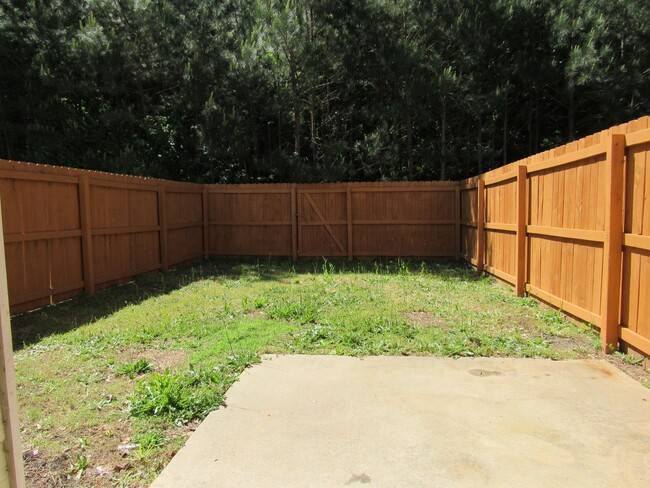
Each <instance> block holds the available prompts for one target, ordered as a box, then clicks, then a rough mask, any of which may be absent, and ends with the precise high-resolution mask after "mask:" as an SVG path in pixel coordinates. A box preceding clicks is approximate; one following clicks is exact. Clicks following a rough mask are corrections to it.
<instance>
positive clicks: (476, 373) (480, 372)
mask: <svg viewBox="0 0 650 488" xmlns="http://www.w3.org/2000/svg"><path fill="white" fill-rule="evenodd" d="M468 373H469V374H471V375H474V376H503V373H502V372H501V371H490V370H489V369H470V370H469V371H468Z"/></svg>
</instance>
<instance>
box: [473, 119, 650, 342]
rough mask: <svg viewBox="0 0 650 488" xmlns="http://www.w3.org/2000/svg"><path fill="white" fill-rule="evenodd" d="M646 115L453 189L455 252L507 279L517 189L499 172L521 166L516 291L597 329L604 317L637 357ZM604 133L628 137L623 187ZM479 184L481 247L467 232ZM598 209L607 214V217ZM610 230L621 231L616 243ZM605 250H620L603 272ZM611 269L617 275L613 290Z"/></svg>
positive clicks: (647, 201)
mask: <svg viewBox="0 0 650 488" xmlns="http://www.w3.org/2000/svg"><path fill="white" fill-rule="evenodd" d="M649 121H650V118H648V117H644V118H642V119H639V120H636V121H632V122H630V123H628V124H624V125H621V126H617V127H612V128H610V129H608V130H606V131H602V132H600V133H598V134H594V135H592V136H589V137H587V138H584V139H582V140H580V141H576V142H573V143H571V144H567V145H565V146H562V147H559V148H556V149H553V150H550V151H546V152H544V153H541V154H537V155H534V156H531V157H529V158H526V159H524V160H522V161H517V162H516V163H512V164H510V165H507V166H504V167H501V168H499V169H497V170H493V171H490V172H488V173H486V174H484V175H480V176H478V177H475V178H470V179H468V180H465V181H464V182H462V188H463V189H464V191H463V193H462V194H461V205H462V207H463V214H462V215H463V217H462V218H463V221H464V222H465V223H466V224H467V225H466V226H465V228H464V230H463V239H464V242H463V254H464V256H465V257H466V259H467V260H468V261H470V262H471V263H472V264H474V265H476V266H477V267H480V265H481V264H482V262H483V260H480V259H479V257H478V256H480V255H481V254H482V253H484V255H485V259H484V262H485V264H486V266H485V269H486V270H487V271H488V272H490V273H492V274H494V275H495V276H498V277H500V278H502V279H504V280H505V281H508V282H511V283H512V282H513V278H514V275H513V273H514V272H515V267H516V257H515V255H516V253H515V252H514V250H515V246H516V239H515V235H516V233H515V229H516V228H515V227H513V224H515V223H516V215H515V214H516V212H515V208H516V207H517V192H516V189H515V187H514V186H512V187H511V188H509V186H510V185H511V183H510V182H511V181H513V180H509V177H511V176H512V175H514V174H515V173H514V171H515V169H516V168H517V167H518V166H522V165H524V166H525V167H526V171H525V174H524V176H525V178H526V182H525V188H526V209H527V211H526V217H525V219H526V222H525V226H524V228H525V239H526V260H525V264H526V272H525V284H526V285H525V286H526V290H527V291H528V292H529V293H530V294H531V295H533V296H536V297H537V298H539V299H541V300H543V301H545V302H547V303H549V304H551V305H554V306H556V307H558V308H560V309H561V310H563V311H565V312H567V313H570V314H571V315H574V316H576V317H578V318H580V319H583V320H585V321H587V322H591V323H593V324H594V325H597V326H601V325H603V326H605V325H606V326H607V327H611V324H604V323H603V322H604V318H603V314H605V313H606V314H607V320H608V321H611V320H613V321H615V322H617V323H618V325H620V330H619V333H620V339H621V340H622V341H623V342H624V345H629V346H632V347H633V348H635V349H636V350H639V351H642V352H644V353H646V354H650V305H649V302H648V300H647V299H645V297H647V296H649V294H650V171H649V170H648V169H647V166H648V162H649V158H650V156H649V155H648V153H649V152H650V130H649V129H648V127H650V124H649ZM613 134H628V135H627V136H626V137H625V146H626V149H625V155H626V162H625V178H624V180H625V181H624V183H623V184H621V186H622V187H623V188H618V187H616V188H615V187H612V185H611V181H612V179H611V178H612V171H614V170H615V171H618V170H616V165H617V164H620V165H622V164H623V163H622V159H620V160H617V159H616V158H618V157H619V155H617V154H615V153H616V151H615V149H614V146H612V144H613V142H612V141H614V136H613ZM616 140H618V139H616ZM612 168H613V169H612ZM481 181H484V184H485V187H486V190H485V206H486V210H485V217H486V224H485V226H486V230H485V234H486V236H485V244H484V249H481V246H480V244H479V242H478V241H479V240H480V239H478V232H476V231H475V230H474V228H475V226H477V220H476V219H477V215H478V206H479V204H480V198H473V196H470V195H473V192H474V191H477V190H476V188H477V186H478V184H479V183H480V182H481ZM616 192H619V193H620V192H623V193H624V205H623V210H621V209H620V207H617V205H616V204H615V202H614V203H612V199H613V198H614V196H615V194H616ZM608 208H611V209H613V211H614V212H615V214H613V215H610V214H608V212H609V210H608ZM619 211H620V213H621V214H622V215H623V217H624V218H623V225H622V226H621V227H624V228H621V229H619V228H618V225H619V221H620V216H617V215H616V214H617V213H618V212H619ZM479 220H480V219H479ZM612 226H614V227H612ZM617 232H621V233H623V235H622V242H623V244H622V246H620V240H621V239H620V235H617ZM472 234H474V235H476V236H477V237H476V238H474V237H473V236H472ZM497 236H499V237H497ZM473 246H476V250H475V251H474V250H473V249H474V247H473ZM607 246H609V248H608V247H607ZM612 246H620V249H621V252H622V266H621V267H622V269H619V268H617V269H611V268H612V262H613V258H615V257H617V252H618V251H617V249H619V247H616V248H612ZM606 250H607V252H609V254H608V256H609V257H607V258H606V257H605V251H606ZM481 251H482V252H481ZM616 261H618V259H616ZM618 274H621V276H622V284H621V286H620V289H619V286H618V276H617V275H618ZM605 297H606V298H607V299H608V300H607V302H608V303H606V302H605V301H604V298H605ZM612 297H614V298H615V299H614V300H611V298H612ZM612 306H614V307H615V308H614V309H613V310H612ZM607 307H609V309H610V310H607ZM619 308H620V310H619ZM619 316H620V318H616V317H619ZM603 333H604V334H608V332H607V331H604V332H603Z"/></svg>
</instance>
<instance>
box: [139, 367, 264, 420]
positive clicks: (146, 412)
mask: <svg viewBox="0 0 650 488" xmlns="http://www.w3.org/2000/svg"><path fill="white" fill-rule="evenodd" d="M256 360H257V359H256V358H254V357H252V356H250V355H246V356H232V357H231V358H229V360H228V361H227V362H226V364H225V365H224V366H222V367H219V368H215V369H214V370H211V371H208V370H200V369H198V370H195V369H193V368H192V367H190V369H189V371H186V372H184V373H172V372H170V371H169V370H165V371H164V372H163V373H160V374H153V375H151V376H150V377H149V378H147V379H145V380H141V381H140V382H139V383H138V385H137V386H136V389H135V391H134V393H133V394H132V395H131V398H130V399H129V413H130V414H131V415H132V416H133V417H162V418H165V419H168V420H171V421H173V422H174V423H176V424H186V423H187V422H190V421H192V420H195V419H199V420H202V419H204V418H205V417H206V416H207V414H208V413H210V412H211V411H212V410H214V409H215V408H217V407H219V406H220V405H221V404H222V403H223V395H224V393H225V392H226V390H227V389H228V387H229V386H230V385H231V384H232V383H233V382H234V381H235V380H236V379H237V376H238V375H239V373H241V371H243V369H244V368H246V367H247V366H248V365H250V364H252V363H253V362H255V361H256Z"/></svg>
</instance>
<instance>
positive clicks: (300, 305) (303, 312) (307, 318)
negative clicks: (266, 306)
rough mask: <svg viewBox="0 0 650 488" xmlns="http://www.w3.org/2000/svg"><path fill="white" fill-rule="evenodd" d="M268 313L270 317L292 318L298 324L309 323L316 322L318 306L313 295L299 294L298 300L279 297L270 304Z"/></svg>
mask: <svg viewBox="0 0 650 488" xmlns="http://www.w3.org/2000/svg"><path fill="white" fill-rule="evenodd" d="M268 315H269V317H270V318H272V319H285V320H293V321H295V322H298V323H299V324H309V323H314V322H316V318H317V316H318V306H317V305H316V302H315V298H314V297H306V298H303V296H302V294H300V295H298V301H290V300H288V299H286V298H280V299H279V300H277V301H276V302H275V303H273V304H272V305H271V309H270V310H269V312H268Z"/></svg>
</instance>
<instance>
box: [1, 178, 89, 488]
mask: <svg viewBox="0 0 650 488" xmlns="http://www.w3.org/2000/svg"><path fill="white" fill-rule="evenodd" d="M80 188H81V186H80ZM0 394H1V396H2V401H1V402H0V404H1V408H2V422H0V424H1V425H0V428H2V429H4V442H2V445H0V448H3V450H4V453H5V460H6V468H7V471H8V474H9V480H8V481H9V486H11V487H12V488H24V486H25V469H24V466H23V451H22V448H21V445H20V425H19V422H18V400H17V399H16V373H15V367H14V354H13V350H12V340H11V319H10V315H9V294H8V291H7V265H6V261H5V243H4V231H3V226H2V211H1V210H0ZM2 468H4V466H2Z"/></svg>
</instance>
